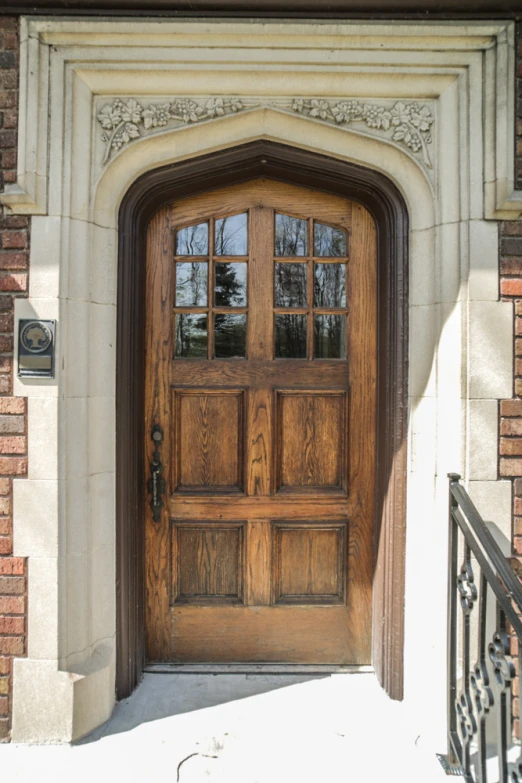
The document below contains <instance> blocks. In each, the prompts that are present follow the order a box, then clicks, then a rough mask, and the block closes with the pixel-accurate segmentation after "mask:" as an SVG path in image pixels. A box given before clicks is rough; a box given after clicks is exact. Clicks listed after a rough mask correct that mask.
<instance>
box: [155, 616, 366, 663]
mask: <svg viewBox="0 0 522 783" xmlns="http://www.w3.org/2000/svg"><path fill="white" fill-rule="evenodd" d="M171 633H172V636H171V643H172V650H173V660H174V661H175V662H176V663H184V662H194V663H203V662H207V661H214V662H216V663H230V662H238V661H241V662H243V663H281V661H283V662H286V663H303V664H306V663H315V664H365V663H368V661H369V643H368V642H369V639H366V640H364V639H363V640H361V636H360V633H359V628H357V627H355V628H353V627H351V626H350V624H349V622H347V617H346V608H345V607H344V606H321V607H311V606H277V607H271V606H255V607H253V606H252V607H247V608H245V609H242V608H241V607H235V606H230V607H228V606H220V607H215V608H214V607H207V606H201V607H199V606H190V607H185V609H184V611H183V613H182V612H178V613H177V614H176V615H175V617H174V620H173V623H172V626H171Z"/></svg>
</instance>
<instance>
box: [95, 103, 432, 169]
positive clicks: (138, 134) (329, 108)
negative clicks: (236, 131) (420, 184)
mask: <svg viewBox="0 0 522 783" xmlns="http://www.w3.org/2000/svg"><path fill="white" fill-rule="evenodd" d="M261 105H264V106H270V107H272V108H276V109H279V110H280V111H285V112H289V113H293V114H300V115H302V116H304V117H309V118H310V119H313V120H319V121H322V122H327V123H331V124H333V125H336V126H338V127H347V126H349V125H354V124H357V125H358V126H359V127H358V130H359V131H361V130H362V131H363V132H368V133H370V134H372V135H375V134H378V135H382V136H384V137H385V138H387V140H388V141H391V142H393V143H395V144H397V145H398V146H400V147H406V148H407V149H408V150H409V151H410V152H411V153H413V154H414V155H415V157H417V158H418V159H419V160H420V162H421V163H422V164H423V165H424V167H425V168H426V169H429V170H431V168H432V163H431V159H430V155H429V149H428V148H429V145H430V144H432V141H433V138H432V131H433V127H434V122H435V117H434V114H433V111H432V108H431V106H430V105H428V104H427V103H418V102H416V101H390V100H387V101H385V100H383V101H381V102H379V103H376V102H373V101H371V102H370V101H360V100H355V99H337V100H324V99H322V98H312V99H305V98H293V99H292V98H290V99H281V98H274V99H271V100H267V101H264V102H263V104H261V103H259V102H255V101H254V100H253V99H250V98H241V99H239V98H234V97H210V98H200V99H196V98H170V99H168V100H164V101H163V102H157V103H149V104H148V105H147V106H146V107H145V106H144V105H142V104H141V103H140V102H139V101H138V100H137V99H136V98H129V99H127V100H122V99H121V98H114V99H113V101H112V102H111V103H105V104H103V106H102V107H101V109H100V110H99V111H98V113H97V115H96V118H97V120H98V122H99V124H100V125H101V127H102V129H103V135H102V141H103V143H104V144H105V154H104V158H103V163H104V164H106V163H108V161H109V160H110V158H111V156H112V155H113V154H114V153H115V152H117V151H118V150H120V149H121V148H122V147H125V146H126V145H127V144H129V143H130V142H131V141H133V140H135V139H139V138H142V137H143V136H146V135H149V134H151V133H154V132H158V131H161V130H162V129H164V128H166V127H167V126H171V127H176V126H180V125H181V126H182V125H189V124H191V123H198V122H202V121H205V120H213V119H217V118H219V117H225V116H226V115H229V114H236V113H237V112H239V111H243V110H245V109H251V108H256V107H259V106H261Z"/></svg>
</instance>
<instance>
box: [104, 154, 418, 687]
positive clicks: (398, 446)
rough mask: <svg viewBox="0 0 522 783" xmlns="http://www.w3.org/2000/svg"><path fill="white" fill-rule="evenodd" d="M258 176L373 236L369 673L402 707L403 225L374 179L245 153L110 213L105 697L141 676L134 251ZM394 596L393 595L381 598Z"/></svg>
mask: <svg viewBox="0 0 522 783" xmlns="http://www.w3.org/2000/svg"><path fill="white" fill-rule="evenodd" d="M262 176H266V177H268V178H270V179H275V180H279V181H283V182H288V183H291V184H293V185H300V186H302V187H307V188H314V189H317V190H321V191H325V192H328V193H332V194H335V195H339V196H343V197H345V198H348V199H352V200H355V201H358V202H360V203H361V204H363V205H364V206H365V207H366V208H367V209H368V210H369V211H370V212H371V214H372V215H373V217H374V219H375V221H376V224H377V257H378V258H377V261H378V285H377V299H378V305H377V313H378V370H377V476H376V515H375V534H374V564H375V565H374V579H373V615H372V626H373V629H372V630H373V633H372V663H373V666H374V668H375V671H376V673H377V676H378V678H379V681H380V682H381V684H382V686H383V688H384V689H385V690H386V692H387V693H388V694H389V695H390V697H391V698H393V699H402V697H403V660H404V594H405V548H406V438H407V425H408V421H407V419H408V213H407V208H406V204H405V202H404V199H403V197H402V196H401V194H400V192H399V190H398V189H397V187H396V186H395V185H394V184H393V183H392V182H391V181H390V180H389V179H388V178H387V177H385V176H384V175H383V174H381V173H380V172H377V171H374V170H372V169H367V168H363V167H362V166H358V165H356V164H354V163H350V162H346V161H343V160H339V159H336V158H332V157H328V156H325V155H322V154H318V153H314V152H309V151H307V150H303V149H300V148H296V147H292V146H288V145H285V144H279V143H276V142H270V141H255V142H250V143H248V144H242V145H239V146H236V147H232V148H229V149H225V150H220V151H218V152H214V153H211V154H207V155H201V156H198V157H194V158H191V159H189V160H185V161H181V162H179V163H176V164H173V165H169V166H163V167H161V168H158V169H154V170H152V171H149V172H146V173H145V174H143V175H142V176H141V177H139V178H138V179H137V180H136V181H135V182H134V183H133V185H132V186H131V187H130V188H129V190H128V191H127V193H126V195H125V196H124V198H123V201H122V204H121V207H120V211H119V221H118V222H119V247H118V304H117V375H116V613H117V630H116V692H117V697H118V698H119V699H121V698H125V697H126V696H128V695H130V693H131V692H132V691H133V689H134V688H135V687H136V685H137V684H138V682H139V680H140V677H141V674H142V671H143V666H144V633H145V614H144V606H145V543H144V506H145V465H144V454H143V442H144V416H143V411H144V396H145V395H144V387H145V372H144V358H145V296H144V294H145V251H146V234H147V231H146V229H147V225H148V222H149V220H150V219H151V217H152V216H153V215H154V214H155V213H156V212H157V211H158V210H159V209H161V207H163V206H165V205H166V204H168V203H169V202H171V201H174V200H175V199H176V198H182V197H185V196H189V195H195V194H197V193H202V192H204V191H208V190H213V189H215V188H218V187H223V186H225V185H234V184H236V183H239V182H245V181H246V180H249V179H253V178H255V177H262ZM390 585H393V590H391V589H390Z"/></svg>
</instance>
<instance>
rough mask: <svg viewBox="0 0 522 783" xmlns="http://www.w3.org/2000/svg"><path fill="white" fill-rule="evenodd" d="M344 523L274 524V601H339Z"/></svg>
mask: <svg viewBox="0 0 522 783" xmlns="http://www.w3.org/2000/svg"><path fill="white" fill-rule="evenodd" d="M346 531H347V523H346V522H338V523H337V524H330V525H325V524H324V523H322V524H320V525H318V524H314V523H307V524H304V523H302V522H295V523H294V524H288V523H286V524H285V523H281V524H275V525H274V537H273V547H274V564H273V569H274V576H273V585H274V604H301V605H306V604H311V605H315V604H342V603H344V602H345V597H346V592H345V587H346V562H347V551H346Z"/></svg>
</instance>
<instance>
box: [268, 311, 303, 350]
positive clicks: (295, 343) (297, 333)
mask: <svg viewBox="0 0 522 783" xmlns="http://www.w3.org/2000/svg"><path fill="white" fill-rule="evenodd" d="M275 355H276V359H306V315H290V314H288V315H276V316H275Z"/></svg>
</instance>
